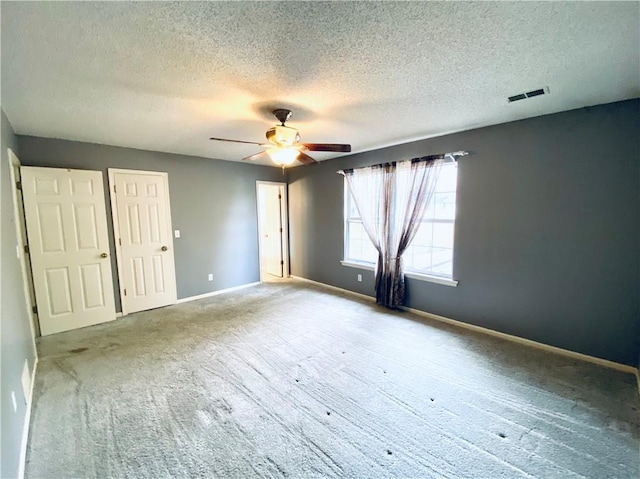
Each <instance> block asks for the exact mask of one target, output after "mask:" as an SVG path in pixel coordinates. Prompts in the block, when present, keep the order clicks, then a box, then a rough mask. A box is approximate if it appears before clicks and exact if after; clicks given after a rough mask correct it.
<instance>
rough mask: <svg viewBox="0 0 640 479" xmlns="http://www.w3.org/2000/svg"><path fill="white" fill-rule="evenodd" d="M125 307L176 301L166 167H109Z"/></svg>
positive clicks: (149, 306) (125, 309) (130, 310)
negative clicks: (158, 169)
mask: <svg viewBox="0 0 640 479" xmlns="http://www.w3.org/2000/svg"><path fill="white" fill-rule="evenodd" d="M109 183H110V190H111V206H112V212H113V222H114V230H115V234H116V250H117V251H118V277H119V279H120V294H121V299H122V312H123V313H124V314H128V313H133V312H135V311H142V310H145V309H152V308H159V307H161V306H167V305H169V304H174V303H175V302H176V281H175V266H174V262H173V261H174V260H173V240H172V236H171V210H170V207H169V184H168V176H167V174H166V173H158V172H149V171H133V170H114V169H109Z"/></svg>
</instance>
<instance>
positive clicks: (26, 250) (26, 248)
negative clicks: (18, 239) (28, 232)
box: [24, 244, 29, 254]
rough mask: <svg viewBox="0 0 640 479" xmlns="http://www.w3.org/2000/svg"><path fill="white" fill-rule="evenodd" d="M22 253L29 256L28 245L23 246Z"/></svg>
mask: <svg viewBox="0 0 640 479" xmlns="http://www.w3.org/2000/svg"><path fill="white" fill-rule="evenodd" d="M24 252H25V253H27V254H29V245H28V244H26V245H24Z"/></svg>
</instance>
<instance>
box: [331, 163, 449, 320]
mask: <svg viewBox="0 0 640 479" xmlns="http://www.w3.org/2000/svg"><path fill="white" fill-rule="evenodd" d="M443 163H444V156H442V155H438V156H426V157H423V158H415V159H413V160H409V161H403V162H398V163H385V164H382V165H376V166H369V167H365V168H357V169H353V170H344V171H341V173H342V174H344V176H345V178H346V181H347V187H348V189H349V192H350V194H351V196H352V198H353V201H354V203H355V206H356V208H357V210H358V214H359V215H360V218H361V219H362V224H363V226H364V229H365V231H366V232H367V235H368V236H369V238H370V239H371V242H372V243H373V245H374V246H375V248H376V250H377V251H378V264H377V266H376V302H377V303H378V304H381V305H383V306H386V307H389V308H400V307H401V306H402V305H403V304H404V298H405V283H404V273H403V268H402V255H403V253H404V252H405V250H406V249H407V247H408V246H409V244H410V243H411V240H412V239H413V237H414V236H415V234H416V232H417V230H418V227H419V226H420V223H421V221H422V218H423V217H424V214H425V212H426V210H427V206H428V204H429V201H430V200H431V197H432V196H433V192H434V191H435V187H436V183H437V181H438V175H439V174H440V168H441V166H442V164H443Z"/></svg>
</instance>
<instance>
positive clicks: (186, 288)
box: [18, 136, 286, 311]
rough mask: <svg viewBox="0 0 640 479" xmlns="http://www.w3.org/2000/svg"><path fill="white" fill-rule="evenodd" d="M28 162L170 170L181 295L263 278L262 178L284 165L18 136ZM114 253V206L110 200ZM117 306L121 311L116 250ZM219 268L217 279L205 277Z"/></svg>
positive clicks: (277, 175) (278, 177) (277, 176)
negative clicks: (259, 205)
mask: <svg viewBox="0 0 640 479" xmlns="http://www.w3.org/2000/svg"><path fill="white" fill-rule="evenodd" d="M18 146H19V148H20V159H21V161H22V164H23V165H28V166H48V167H57V168H78V169H85V170H100V171H103V172H104V175H103V176H104V181H105V195H108V193H107V192H108V186H107V182H108V176H107V168H126V169H132V170H147V171H166V172H167V173H168V174H169V194H170V200H171V221H172V223H173V229H179V230H180V233H181V238H179V239H174V240H173V241H174V253H175V265H176V282H177V289H178V299H180V298H186V297H189V296H196V295H199V294H204V293H208V292H212V291H217V290H220V289H225V288H230V287H233V286H238V285H242V284H246V283H251V282H254V281H259V280H260V272H259V266H258V229H257V228H258V226H257V212H256V180H266V181H280V182H286V177H284V176H282V172H281V170H280V169H278V168H271V167H268V166H256V165H250V164H245V163H236V162H229V161H220V160H210V159H206V158H199V157H192V156H182V155H173V154H168V153H158V152H152V151H143V150H135V149H131V148H119V147H114V146H105V145H96V144H92V143H81V142H75V141H66V140H54V139H47V138H37V137H31V136H18ZM106 205H107V216H108V224H109V235H110V241H111V251H112V252H115V247H114V239H113V225H112V223H111V205H110V202H109V199H108V197H107V198H106ZM112 266H113V271H114V289H115V291H116V308H117V310H118V311H120V310H121V308H120V297H119V288H118V285H117V274H116V271H117V269H116V264H115V254H113V255H112ZM209 273H213V281H212V282H210V281H208V279H207V276H208V274H209Z"/></svg>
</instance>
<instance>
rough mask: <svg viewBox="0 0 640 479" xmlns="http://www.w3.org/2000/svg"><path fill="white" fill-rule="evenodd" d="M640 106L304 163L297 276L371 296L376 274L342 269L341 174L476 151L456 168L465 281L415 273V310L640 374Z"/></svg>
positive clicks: (296, 192)
mask: <svg viewBox="0 0 640 479" xmlns="http://www.w3.org/2000/svg"><path fill="white" fill-rule="evenodd" d="M639 105H640V101H638V100H632V101H626V102H619V103H613V104H608V105H601V106H597V107H592V108H585V109H581V110H574V111H569V112H564V113H559V114H555V115H548V116H543V117H538V118H533V119H529V120H523V121H518V122H513V123H506V124H502V125H496V126H492V127H488V128H482V129H477V130H472V131H466V132H462V133H456V134H452V135H447V136H442V137H439V138H432V139H428V140H422V141H418V142H414V143H409V144H404V145H399V146H395V147H390V148H386V149H381V150H376V151H371V152H366V153H362V154H357V155H351V156H348V157H342V158H339V159H336V160H332V161H327V162H323V163H321V164H319V165H314V166H312V167H298V168H294V169H292V170H290V171H289V202H290V223H291V224H290V235H291V263H292V274H294V275H296V276H301V277H305V278H309V279H312V280H315V281H320V282H323V283H327V284H331V285H334V286H338V287H341V288H345V289H348V290H352V291H356V292H359V293H364V294H368V295H373V273H371V272H369V271H362V270H356V269H353V268H348V267H344V266H341V265H340V260H341V259H342V254H343V199H344V198H343V196H344V195H343V179H342V177H341V176H340V175H337V174H336V170H338V169H341V168H350V167H358V166H364V165H370V164H375V163H380V162H385V161H393V160H403V159H409V158H412V157H418V156H424V155H428V154H435V153H443V152H449V151H457V150H470V151H473V152H474V153H475V154H474V155H472V156H469V157H466V158H463V159H461V160H460V161H459V172H458V201H457V218H456V236H455V252H454V278H455V279H457V280H459V282H460V283H459V285H458V287H457V288H453V287H448V286H441V285H437V284H433V283H428V282H423V281H417V280H411V279H408V280H407V283H408V286H407V287H408V306H410V307H412V308H417V309H420V310H423V311H427V312H430V313H435V314H439V315H442V316H446V317H449V318H453V319H457V320H460V321H464V322H467V323H471V324H475V325H479V326H483V327H486V328H490V329H493V330H497V331H502V332H505V333H509V334H513V335H516V336H520V337H523V338H528V339H532V340H535V341H540V342H542V343H546V344H550V345H553V346H558V347H561V348H566V349H569V350H572V351H577V352H581V353H585V354H589V355H593V356H596V357H600V358H605V359H609V360H612V361H617V362H620V363H624V364H629V365H633V366H638V354H639V349H640V348H639V345H638V339H639V336H640V309H639V308H640V306H639V296H640V259H639V256H640V193H639V192H640V189H639V188H638V186H639V185H640V144H639V138H640V136H639V135H640V124H639V122H640V112H639V108H640V107H639ZM358 273H362V274H363V282H362V283H358V282H357V281H356V275H357V274H358ZM425 347H429V345H425Z"/></svg>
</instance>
